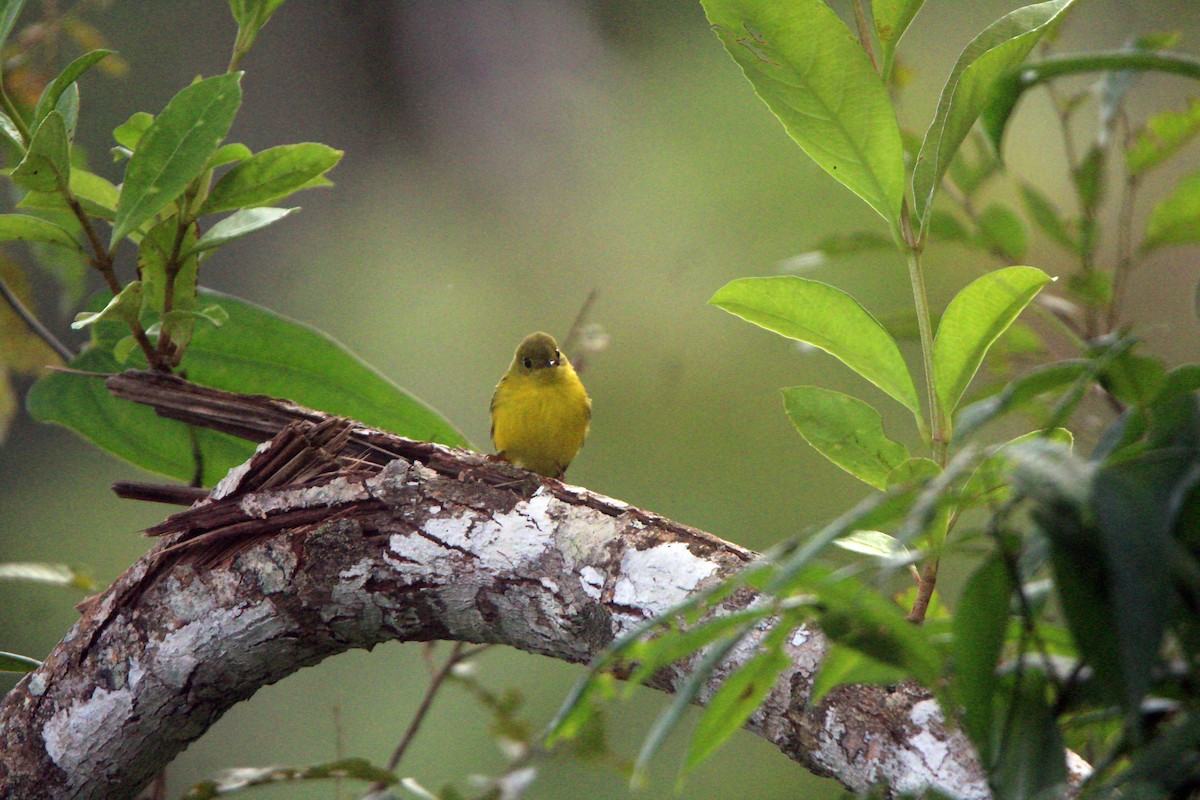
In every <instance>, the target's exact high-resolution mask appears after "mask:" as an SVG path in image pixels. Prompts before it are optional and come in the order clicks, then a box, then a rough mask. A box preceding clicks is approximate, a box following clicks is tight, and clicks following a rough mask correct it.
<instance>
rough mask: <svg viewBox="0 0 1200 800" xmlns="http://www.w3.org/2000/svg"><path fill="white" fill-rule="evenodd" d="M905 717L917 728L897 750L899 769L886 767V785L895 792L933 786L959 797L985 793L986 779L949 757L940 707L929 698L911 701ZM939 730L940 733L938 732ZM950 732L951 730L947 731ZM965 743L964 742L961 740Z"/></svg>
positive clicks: (925, 788)
mask: <svg viewBox="0 0 1200 800" xmlns="http://www.w3.org/2000/svg"><path fill="white" fill-rule="evenodd" d="M909 719H910V720H912V723H913V724H914V725H916V726H917V727H918V728H919V730H918V731H917V732H916V733H914V734H913V735H911V736H909V738H908V741H907V742H906V745H907V746H906V747H903V748H900V749H899V750H898V751H897V755H898V756H899V762H900V763H899V765H898V766H899V769H889V770H887V772H889V773H891V774H889V775H887V780H888V783H889V786H890V787H891V789H892V790H893V791H895V792H896V793H897V794H905V793H916V794H920V793H923V792H924V791H926V790H927V789H929V787H931V786H932V787H936V788H937V789H938V790H939V791H941V792H942V793H944V794H949V795H951V796H956V797H961V798H977V797H988V796H989V791H988V787H987V783H986V782H985V781H983V780H980V779H979V778H977V777H976V776H973V775H972V774H971V773H970V772H968V771H967V769H966V768H965V765H964V764H963V762H962V761H961V760H960V759H957V758H954V757H952V755H953V754H952V753H951V752H950V747H951V745H953V744H955V743H954V742H953V741H952V740H950V741H948V740H947V739H946V726H945V721H944V719H943V717H942V709H941V707H940V706H939V705H938V703H937V701H936V700H934V699H933V698H929V699H927V700H922V701H920V702H919V703H916V704H914V705H913V707H912V709H911V710H910V711H909ZM939 734H940V735H939ZM951 735H953V734H951ZM961 746H962V747H966V746H967V745H966V743H965V742H963V743H961Z"/></svg>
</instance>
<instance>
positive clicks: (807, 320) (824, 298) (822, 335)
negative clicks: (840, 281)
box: [708, 275, 920, 415]
mask: <svg viewBox="0 0 1200 800" xmlns="http://www.w3.org/2000/svg"><path fill="white" fill-rule="evenodd" d="M708 302H709V304H710V305H714V306H717V307H719V308H723V309H725V310H726V311H728V312H729V313H731V314H736V315H737V316H739V317H741V318H742V319H744V320H746V321H747V322H752V323H754V324H755V325H758V326H760V327H763V328H766V329H767V330H769V331H774V332H776V333H779V334H782V335H783V336H787V337H788V338H790V339H798V340H799V341H802V342H807V343H809V344H811V345H813V346H814V347H818V348H820V349H822V350H824V351H825V352H827V353H829V354H831V355H833V356H835V357H836V358H838V359H839V360H840V361H841V362H842V363H844V364H845V365H846V366H848V367H850V368H851V369H852V370H854V371H855V372H857V373H858V374H859V375H862V376H863V377H864V378H866V379H867V380H869V381H870V382H871V383H873V384H875V385H876V386H878V387H879V388H880V389H882V390H883V391H884V392H886V393H887V394H889V395H891V396H892V397H894V398H895V399H896V400H897V401H899V402H900V404H901V405H903V406H904V407H905V408H907V409H909V410H911V411H912V412H913V413H914V414H918V415H919V414H920V401H919V400H918V399H917V390H916V387H915V386H914V385H913V380H912V376H911V375H910V374H909V372H908V366H907V365H906V364H905V363H904V357H903V356H901V355H900V348H899V347H897V346H896V340H895V339H893V338H892V337H891V335H890V334H889V333H888V332H887V331H886V330H885V329H884V327H883V326H882V325H881V324H880V323H879V321H878V320H876V319H875V318H874V317H873V316H871V314H870V313H869V312H868V311H867V310H866V309H865V308H863V307H862V306H861V305H859V303H858V301H857V300H855V299H854V298H853V297H851V296H850V295H848V294H846V293H845V292H843V291H842V290H841V289H836V288H834V287H833V286H830V285H829V284H826V283H821V282H820V281H813V280H808V279H806V278H799V277H795V276H791V275H786V276H781V277H773V278H742V279H739V280H735V281H733V282H731V283H728V284H726V285H725V286H723V287H722V288H720V289H719V290H717V293H716V294H714V295H713V296H712V299H711V300H709V301H708Z"/></svg>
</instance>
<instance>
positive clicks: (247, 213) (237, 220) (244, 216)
mask: <svg viewBox="0 0 1200 800" xmlns="http://www.w3.org/2000/svg"><path fill="white" fill-rule="evenodd" d="M299 210H300V209H299V208H243V209H242V210H241V211H238V212H237V213H235V214H230V215H229V216H228V217H226V218H225V219H223V220H221V221H220V222H218V223H217V224H216V225H213V226H212V227H211V228H209V229H208V230H207V231H205V232H204V235H203V236H201V237H200V239H199V241H197V242H196V244H195V245H194V246H193V247H192V248H191V249H190V250H188V251H187V253H185V257H186V256H188V255H193V254H195V253H199V252H200V251H202V250H209V249H211V248H213V247H220V246H221V245H223V244H225V243H226V242H231V241H233V240H234V239H240V238H241V237H243V236H245V235H246V234H248V233H253V232H254V231H257V230H260V229H262V228H265V227H267V226H268V225H271V224H273V223H276V222H278V221H279V220H281V219H283V218H284V217H286V216H290V215H291V214H293V213H295V212H297V211H299Z"/></svg>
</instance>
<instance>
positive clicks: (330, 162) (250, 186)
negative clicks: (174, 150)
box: [201, 142, 342, 214]
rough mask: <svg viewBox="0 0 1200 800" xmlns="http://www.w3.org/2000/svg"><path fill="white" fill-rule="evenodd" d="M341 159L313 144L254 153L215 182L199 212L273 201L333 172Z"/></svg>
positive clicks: (287, 146)
mask: <svg viewBox="0 0 1200 800" xmlns="http://www.w3.org/2000/svg"><path fill="white" fill-rule="evenodd" d="M341 158H342V151H341V150H334V149H333V148H332V147H328V146H327V145H323V144H317V143H315V142H302V143H300V144H288V145H282V146H280V147H272V148H270V149H269V150H263V151H262V152H261V153H255V154H254V155H253V156H251V157H249V158H247V159H246V160H244V161H242V162H241V163H240V164H238V165H237V166H236V167H234V168H233V169H231V170H229V172H227V173H225V175H224V176H222V177H221V180H219V181H217V184H216V185H215V186H213V188H212V192H211V193H209V195H208V200H207V201H205V203H204V208H203V210H202V211H201V213H203V214H213V213H216V212H218V211H233V210H235V209H239V208H244V207H246V206H257V205H263V204H265V203H274V202H277V201H279V200H281V199H283V198H285V197H287V196H288V195H290V194H292V193H293V192H296V191H299V190H300V189H303V188H305V186H306V185H307V184H308V183H309V182H310V181H312V180H313V179H314V178H317V177H320V176H321V175H324V174H325V173H326V172H328V171H329V170H331V169H333V167H334V166H336V165H337V163H338V161H340V160H341Z"/></svg>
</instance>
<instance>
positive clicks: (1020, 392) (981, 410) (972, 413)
mask: <svg viewBox="0 0 1200 800" xmlns="http://www.w3.org/2000/svg"><path fill="white" fill-rule="evenodd" d="M1087 371H1088V362H1087V361H1085V360H1083V359H1074V360H1067V361H1059V362H1056V363H1053V364H1044V365H1041V366H1038V367H1034V368H1033V369H1031V370H1030V371H1029V372H1027V373H1025V374H1024V375H1022V376H1021V377H1019V378H1017V379H1016V380H1014V381H1012V382H1011V383H1009V384H1008V385H1007V386H1005V387H1004V389H1002V390H1001V391H1000V393H999V394H997V395H994V396H992V397H988V398H985V399H983V400H980V401H979V402H977V403H972V404H971V405H969V406H966V407H965V408H963V409H962V410H961V411H960V412H959V413H958V416H957V418H956V419H955V422H954V428H955V430H956V431H958V436H959V437H960V438H963V437H966V436H968V435H970V434H971V433H974V432H975V430H976V429H977V428H979V427H980V426H981V425H983V424H984V423H986V422H990V421H992V420H993V419H995V418H996V417H999V416H1000V415H1002V414H1007V413H1009V412H1011V411H1016V410H1018V409H1020V408H1023V407H1025V406H1027V405H1029V404H1030V403H1031V402H1033V401H1034V400H1035V399H1036V398H1038V397H1039V396H1041V395H1043V394H1045V393H1046V392H1052V391H1054V390H1055V389H1059V388H1061V387H1063V386H1066V385H1067V384H1070V383H1073V382H1075V381H1076V380H1078V379H1079V378H1080V376H1082V375H1084V374H1085V373H1087Z"/></svg>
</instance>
